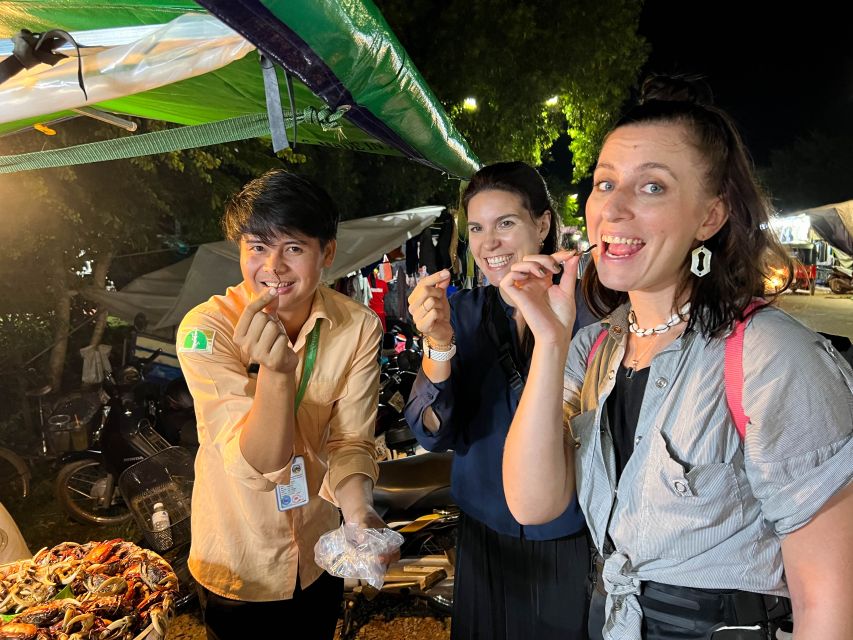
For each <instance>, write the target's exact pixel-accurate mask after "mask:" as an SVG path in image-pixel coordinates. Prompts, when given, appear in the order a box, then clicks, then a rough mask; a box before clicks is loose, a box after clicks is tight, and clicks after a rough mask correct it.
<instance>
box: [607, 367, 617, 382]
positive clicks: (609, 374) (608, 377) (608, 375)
mask: <svg viewBox="0 0 853 640" xmlns="http://www.w3.org/2000/svg"><path fill="white" fill-rule="evenodd" d="M615 377H616V372H615V371H613V370H612V369H611V370H610V371H609V372H608V373H607V379H608V380H613V378H615Z"/></svg>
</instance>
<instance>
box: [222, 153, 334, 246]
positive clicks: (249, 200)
mask: <svg viewBox="0 0 853 640" xmlns="http://www.w3.org/2000/svg"><path fill="white" fill-rule="evenodd" d="M339 218H340V215H339V213H338V208H337V207H336V206H335V203H334V202H333V201H332V198H331V197H330V196H329V194H328V193H326V190H325V189H323V187H321V186H320V185H318V184H317V183H316V182H314V181H313V180H311V179H310V178H307V177H306V176H301V175H298V174H295V173H288V172H287V171H283V170H282V169H273V170H271V171H267V172H266V173H265V174H264V175H262V176H260V177H259V178H255V179H254V180H252V181H251V182H249V183H247V184H246V186H245V187H243V188H242V189H241V190H240V192H239V193H237V194H235V195H234V196H232V198H231V199H230V200H229V201H228V204H227V205H226V206H225V215H224V216H223V217H222V230H223V231H224V232H225V237H226V238H228V239H229V240H232V241H234V242H239V241H240V238H241V237H243V236H244V235H252V236H257V237H258V239H259V240H260V241H261V242H263V243H265V244H270V243H272V241H273V240H274V238H275V237H276V236H278V235H281V234H287V235H301V236H306V237H309V238H317V240H319V241H320V246H321V247H325V246H326V244H327V243H328V242H329V241H330V240H334V239H335V236H336V235H337V232H338V219H339Z"/></svg>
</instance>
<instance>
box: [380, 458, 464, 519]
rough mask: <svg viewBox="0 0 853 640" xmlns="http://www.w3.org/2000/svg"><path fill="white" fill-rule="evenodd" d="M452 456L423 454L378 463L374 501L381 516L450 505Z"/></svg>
mask: <svg viewBox="0 0 853 640" xmlns="http://www.w3.org/2000/svg"><path fill="white" fill-rule="evenodd" d="M452 462H453V453H452V452H443V453H422V454H420V455H416V456H409V457H407V458H399V459H397V460H386V461H384V462H380V463H379V479H378V480H377V481H376V486H375V487H374V488H373V499H374V503H375V506H376V508H377V510H378V511H380V513H383V512H388V511H391V512H393V511H403V510H406V509H409V508H411V507H413V506H415V505H417V506H420V507H424V508H432V507H440V506H447V505H448V504H450V503H451V501H450V468H451V465H452Z"/></svg>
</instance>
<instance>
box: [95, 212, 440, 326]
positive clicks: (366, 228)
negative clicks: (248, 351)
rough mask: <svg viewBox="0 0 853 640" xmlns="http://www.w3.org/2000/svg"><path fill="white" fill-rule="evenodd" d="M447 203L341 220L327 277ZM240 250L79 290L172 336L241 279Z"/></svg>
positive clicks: (376, 254) (362, 261)
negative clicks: (117, 286)
mask: <svg viewBox="0 0 853 640" xmlns="http://www.w3.org/2000/svg"><path fill="white" fill-rule="evenodd" d="M442 210H443V207H438V206H425V207H418V208H415V209H407V210H405V211H399V212H396V213H387V214H382V215H378V216H370V217H367V218H359V219H358V220H348V221H346V222H342V223H341V224H340V225H339V227H338V251H337V255H336V256H335V262H334V264H333V265H332V266H331V268H330V269H329V270H328V271H327V273H326V274H325V275H326V280H327V281H332V280H336V279H338V278H340V277H342V276H345V275H347V274H348V273H351V272H353V271H355V270H357V269H360V268H361V267H363V266H365V265H368V264H371V263H372V262H376V261H377V260H380V259H381V258H382V256H383V255H384V254H386V253H388V252H389V251H391V250H392V249H395V248H397V247H399V246H401V245H402V244H404V243H405V242H406V240H408V239H410V238H413V237H415V236H417V235H418V234H420V233H421V231H423V230H424V229H425V228H426V227H428V226H429V225H430V224H431V223H432V221H433V220H434V219H435V218H436V217H438V215H439V214H440V213H441V211H442ZM239 258H240V256H239V251H238V249H237V247H236V246H235V245H234V244H233V243H231V242H228V241H224V240H223V241H220V242H211V243H209V244H204V245H202V246H200V247H199V248H198V251H197V252H196V253H195V255H193V256H192V257H191V258H187V259H186V260H182V261H181V262H178V263H176V264H173V265H170V266H168V267H165V268H163V269H158V270H157V271H152V272H151V273H147V274H145V275H143V276H140V277H139V278H136V279H135V280H134V281H132V282H131V283H130V284H128V285H127V286H126V287H124V288H123V289H122V290H121V291H105V290H103V289H96V288H94V287H90V288H86V289H84V290H82V291H81V294H82V295H83V296H84V297H86V298H88V299H89V300H92V301H94V302H98V303H99V304H102V305H103V306H105V307H106V308H107V309H108V310H109V312H110V313H111V314H112V315H115V316H118V317H120V318H122V319H124V320H126V321H128V322H132V321H133V320H134V318H135V317H136V316H137V314H139V313H143V314H145V317H146V319H147V321H148V326H149V329H148V331H149V332H150V331H151V330H152V329H153V330H154V331H156V332H157V333H158V334H160V335H163V336H167V335H169V336H171V335H172V334H173V332H174V328H175V327H176V326H177V325H178V324H179V323H180V322H181V319H182V318H183V317H184V315H185V314H186V313H187V312H188V311H189V310H190V309H192V308H193V307H195V306H196V305H197V304H199V303H201V302H204V301H205V300H207V299H208V298H210V297H211V296H213V295H216V294H221V293H224V292H225V289H227V288H228V287H230V286H232V285H235V284H238V283H239V282H240V281H241V280H242V276H241V275H240V263H239Z"/></svg>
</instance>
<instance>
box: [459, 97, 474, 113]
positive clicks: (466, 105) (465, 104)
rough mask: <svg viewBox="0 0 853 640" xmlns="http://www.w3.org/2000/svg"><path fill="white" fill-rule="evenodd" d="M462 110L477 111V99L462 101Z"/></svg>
mask: <svg viewBox="0 0 853 640" xmlns="http://www.w3.org/2000/svg"><path fill="white" fill-rule="evenodd" d="M462 108H463V109H465V111H476V110H477V98H465V100H463V101H462Z"/></svg>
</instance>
